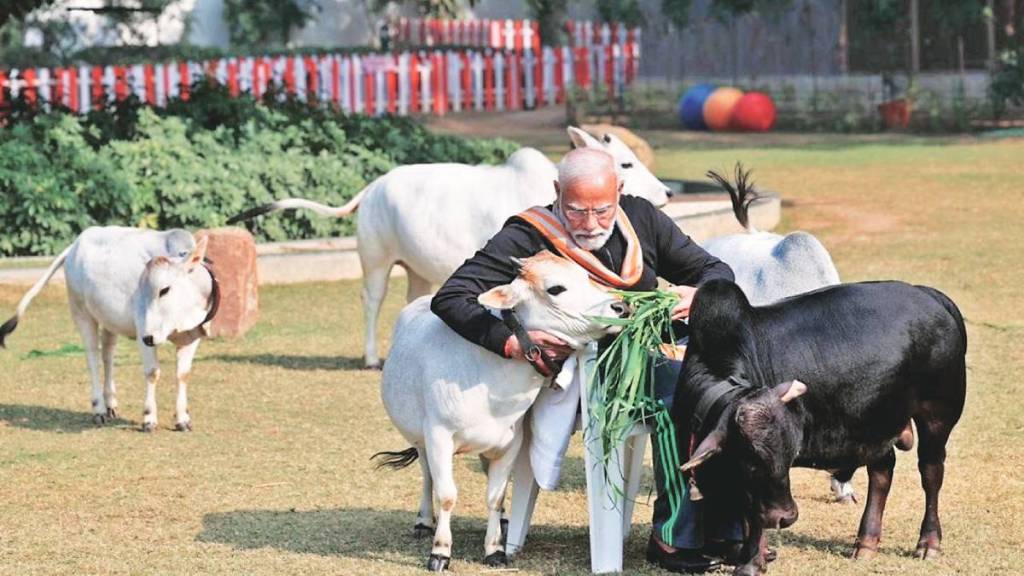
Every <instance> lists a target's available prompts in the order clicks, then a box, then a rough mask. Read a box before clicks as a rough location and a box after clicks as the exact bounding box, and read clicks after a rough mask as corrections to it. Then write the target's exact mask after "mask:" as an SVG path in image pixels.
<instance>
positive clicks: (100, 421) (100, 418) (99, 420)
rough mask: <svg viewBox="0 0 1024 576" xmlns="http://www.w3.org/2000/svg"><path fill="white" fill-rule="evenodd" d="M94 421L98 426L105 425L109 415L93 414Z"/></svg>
mask: <svg viewBox="0 0 1024 576" xmlns="http://www.w3.org/2000/svg"><path fill="white" fill-rule="evenodd" d="M92 423H93V424H95V425H96V426H103V425H104V424H106V423H107V415H106V414H93V415H92Z"/></svg>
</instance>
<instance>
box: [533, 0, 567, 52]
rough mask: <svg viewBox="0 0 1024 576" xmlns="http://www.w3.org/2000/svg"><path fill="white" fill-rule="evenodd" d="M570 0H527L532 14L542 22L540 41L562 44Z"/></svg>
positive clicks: (549, 43) (547, 44)
mask: <svg viewBox="0 0 1024 576" xmlns="http://www.w3.org/2000/svg"><path fill="white" fill-rule="evenodd" d="M568 4H569V0H526V6H527V7H528V8H529V9H530V16H531V17H532V18H533V19H534V20H535V21H537V23H538V24H540V41H541V44H543V45H545V46H560V45H561V44H562V37H563V35H562V31H563V30H564V27H563V25H564V24H565V16H566V8H567V7H568Z"/></svg>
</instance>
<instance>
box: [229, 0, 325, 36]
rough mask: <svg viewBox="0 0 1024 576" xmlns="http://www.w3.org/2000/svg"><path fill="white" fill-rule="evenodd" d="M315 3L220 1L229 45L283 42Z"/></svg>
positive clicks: (297, 0)
mask: <svg viewBox="0 0 1024 576" xmlns="http://www.w3.org/2000/svg"><path fill="white" fill-rule="evenodd" d="M318 8H319V6H318V5H317V4H316V3H315V2H312V1H310V0H224V19H225V20H227V23H228V34H229V35H230V37H231V43H232V44H233V45H241V46H257V45H266V44H271V43H274V42H277V43H279V44H281V45H282V46H283V45H286V44H288V40H289V38H290V37H291V32H292V30H293V29H296V28H302V27H303V26H305V25H306V23H307V22H309V21H310V20H311V19H312V18H313V16H314V14H315V13H316V11H317V9H318Z"/></svg>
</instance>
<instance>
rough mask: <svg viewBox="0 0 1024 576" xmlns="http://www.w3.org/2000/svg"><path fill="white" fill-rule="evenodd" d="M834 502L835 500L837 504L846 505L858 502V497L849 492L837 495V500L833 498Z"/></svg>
mask: <svg viewBox="0 0 1024 576" xmlns="http://www.w3.org/2000/svg"><path fill="white" fill-rule="evenodd" d="M833 502H835V503H836V504H844V505H848V504H856V503H857V497H856V496H854V495H853V494H847V495H846V496H836V498H835V500H833Z"/></svg>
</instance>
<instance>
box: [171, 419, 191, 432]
mask: <svg viewBox="0 0 1024 576" xmlns="http://www.w3.org/2000/svg"><path fill="white" fill-rule="evenodd" d="M174 429H175V430H177V431H178V432H191V431H192V421H191V420H189V421H188V422H178V423H177V424H175V425H174Z"/></svg>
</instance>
